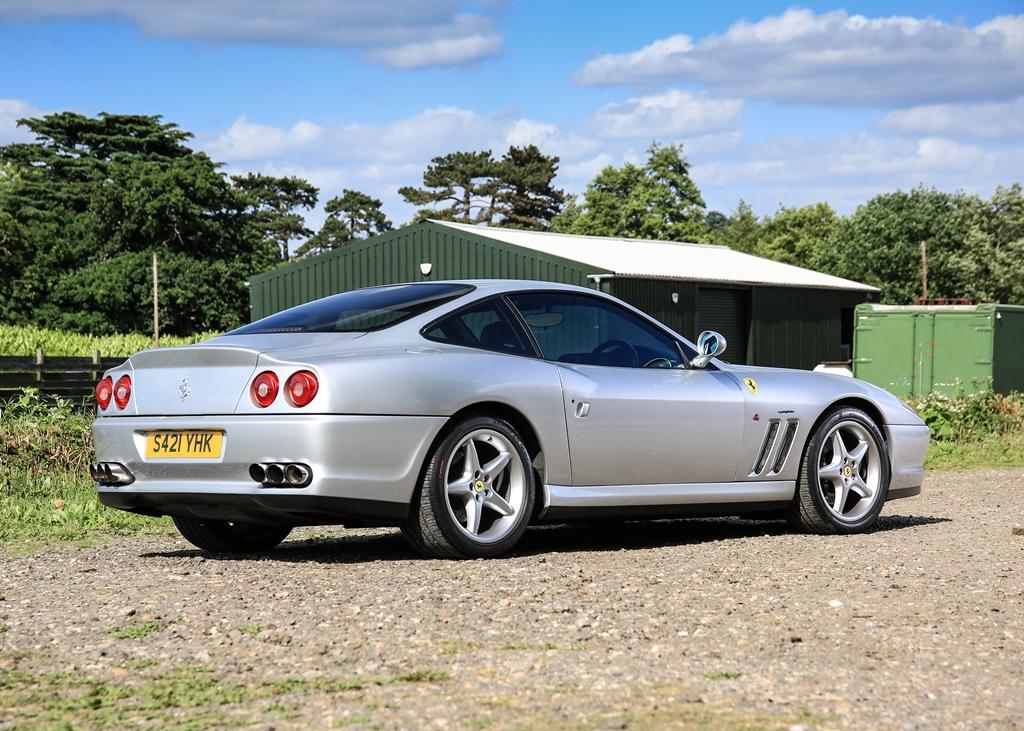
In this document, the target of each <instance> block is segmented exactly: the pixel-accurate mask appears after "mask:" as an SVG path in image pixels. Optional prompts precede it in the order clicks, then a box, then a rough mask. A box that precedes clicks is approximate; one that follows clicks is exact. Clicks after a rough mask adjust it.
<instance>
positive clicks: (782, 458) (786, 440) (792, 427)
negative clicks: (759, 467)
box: [769, 419, 800, 475]
mask: <svg viewBox="0 0 1024 731" xmlns="http://www.w3.org/2000/svg"><path fill="white" fill-rule="evenodd" d="M799 423H800V422H799V421H797V420H796V419H790V420H789V423H788V424H786V433H785V434H783V435H782V446H780V447H779V451H778V454H776V456H775V462H774V463H773V464H772V469H771V472H769V474H772V475H777V474H778V473H779V472H782V468H783V467H785V466H786V460H788V459H789V452H790V450H791V449H792V448H793V437H795V436H796V427H797V425H798V424H799Z"/></svg>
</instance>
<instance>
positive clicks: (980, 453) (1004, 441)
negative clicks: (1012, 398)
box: [924, 432, 1024, 470]
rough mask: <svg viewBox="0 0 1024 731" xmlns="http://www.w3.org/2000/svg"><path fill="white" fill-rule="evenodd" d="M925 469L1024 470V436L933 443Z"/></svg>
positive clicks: (1015, 435) (1008, 435)
mask: <svg viewBox="0 0 1024 731" xmlns="http://www.w3.org/2000/svg"><path fill="white" fill-rule="evenodd" d="M924 466H925V467H926V468H927V469H929V470H969V469H973V468H975V467H1024V433H1021V432H1018V433H1014V434H1000V435H993V436H988V437H985V438H983V439H979V440H976V441H969V442H946V441H933V442H932V443H931V445H930V446H929V447H928V458H927V459H926V460H925V463H924Z"/></svg>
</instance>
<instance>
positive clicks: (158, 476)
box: [92, 414, 446, 525]
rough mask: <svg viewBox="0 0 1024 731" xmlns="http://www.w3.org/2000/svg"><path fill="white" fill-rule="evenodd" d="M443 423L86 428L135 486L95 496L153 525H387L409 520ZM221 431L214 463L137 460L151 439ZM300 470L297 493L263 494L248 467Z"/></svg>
mask: <svg viewBox="0 0 1024 731" xmlns="http://www.w3.org/2000/svg"><path fill="white" fill-rule="evenodd" d="M445 422H446V419H445V418H444V417H433V416H366V415H348V416H343V415H318V414H313V415H308V416H307V415H302V416H298V415H287V416H285V415H263V414H260V415H231V416H173V417H144V416H143V417H112V418H111V417H107V418H99V419H97V420H96V421H95V422H94V423H93V427H92V429H93V439H94V442H95V445H96V457H97V460H98V461H99V462H116V463H119V464H121V465H124V467H125V468H127V470H128V471H129V472H130V473H131V475H132V477H133V478H134V481H133V482H132V483H131V484H129V485H126V486H122V487H118V486H106V485H100V486H98V488H97V489H98V490H99V494H100V500H101V501H102V502H103V503H104V504H105V505H109V506H111V507H115V508H119V509H122V510H131V511H134V512H140V513H146V514H151V515H182V516H194V517H207V518H210V519H221V520H238V521H245V520H250V521H256V520H259V521H267V522H289V523H293V524H295V525H301V524H318V523H321V524H326V523H332V522H341V520H340V518H349V517H358V518H366V519H379V520H384V521H394V520H397V519H400V518H401V517H402V516H404V515H405V513H406V512H407V510H408V504H409V501H410V500H411V497H412V493H413V490H414V489H415V486H416V483H417V480H418V478H419V473H420V468H421V467H422V465H423V463H424V460H425V458H426V454H427V451H428V450H429V448H430V445H431V443H432V442H433V440H434V437H436V436H437V434H438V432H440V430H441V428H442V427H443V426H444V424H445ZM174 429H182V430H196V429H198V430H223V432H224V440H223V448H222V452H221V455H220V456H219V457H218V458H216V459H170V460H155V459H148V458H147V457H146V456H145V441H146V440H145V435H146V433H147V432H149V431H153V430H174ZM291 462H297V463H302V464H304V465H308V466H309V467H310V469H311V470H312V479H311V480H310V482H309V484H308V485H307V486H305V487H265V486H263V485H261V484H260V483H258V482H256V481H255V480H254V479H253V478H252V477H250V475H249V467H250V465H252V464H254V463H257V464H265V463H291Z"/></svg>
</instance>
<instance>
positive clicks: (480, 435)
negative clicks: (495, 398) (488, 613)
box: [402, 416, 536, 558]
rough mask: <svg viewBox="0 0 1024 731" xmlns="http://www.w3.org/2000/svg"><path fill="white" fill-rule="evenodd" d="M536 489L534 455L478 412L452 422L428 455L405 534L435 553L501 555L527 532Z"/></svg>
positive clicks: (500, 424)
mask: <svg viewBox="0 0 1024 731" xmlns="http://www.w3.org/2000/svg"><path fill="white" fill-rule="evenodd" d="M470 446H472V449H473V454H472V455H470V454H469V448H470ZM503 455H507V460H505V461H504V463H503V464H502V463H501V460H504V457H503ZM535 492H536V481H535V479H534V472H533V467H532V466H531V463H530V455H529V452H527V449H526V445H525V444H523V440H522V439H520V437H519V434H518V433H516V430H515V429H514V428H513V427H512V426H511V425H510V424H509V423H508V422H506V421H502V420H500V419H493V418H491V417H487V416H471V417H468V418H466V419H463V420H461V421H459V422H457V423H455V424H454V425H452V427H451V428H450V429H449V431H448V433H447V434H446V436H445V437H444V438H443V439H442V440H441V442H440V443H439V444H438V445H437V446H436V447H435V448H434V450H433V451H432V452H431V453H430V455H429V457H428V458H427V464H426V465H425V467H424V469H423V477H422V479H421V482H420V484H419V486H418V487H417V489H416V492H415V494H414V495H413V501H412V505H411V510H410V514H409V519H408V520H407V521H406V522H405V523H404V524H403V526H402V533H403V535H405V537H406V539H407V540H408V541H409V543H410V544H412V546H413V548H415V549H416V550H418V551H420V552H421V553H424V554H426V555H428V556H435V557H439V558H492V557H494V556H500V555H501V554H503V553H506V552H507V551H509V550H511V548H512V547H513V546H514V545H515V544H516V543H517V542H518V541H519V539H520V538H522V536H523V533H524V532H525V531H526V526H527V524H528V523H529V521H530V515H531V514H532V512H533V504H534V499H535ZM474 528H475V529H474Z"/></svg>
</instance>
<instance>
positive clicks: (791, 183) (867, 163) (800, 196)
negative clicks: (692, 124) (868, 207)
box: [692, 131, 1024, 213]
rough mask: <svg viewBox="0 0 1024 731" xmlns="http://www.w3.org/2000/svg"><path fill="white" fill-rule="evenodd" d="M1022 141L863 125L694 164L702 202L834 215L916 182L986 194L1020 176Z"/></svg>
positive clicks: (1023, 163) (722, 206) (1023, 162)
mask: <svg viewBox="0 0 1024 731" xmlns="http://www.w3.org/2000/svg"><path fill="white" fill-rule="evenodd" d="M1022 168H1024V146H1017V147H1015V148H1010V149H1000V150H992V149H987V148H985V147H983V146H980V145H974V144H963V143H960V142H956V141H953V140H949V139H945V138H941V137H921V138H917V137H892V136H890V137H879V136H876V135H872V134H871V133H869V132H867V131H861V132H857V133H854V134H849V135H843V136H841V137H836V138H833V139H829V140H825V141H821V142H815V141H811V140H807V139H804V138H789V139H782V140H774V141H772V142H770V143H766V144H764V145H757V146H753V147H747V148H743V149H741V150H739V151H738V152H737V153H736V154H733V155H731V156H723V157H721V158H719V159H714V160H707V161H703V162H701V163H698V164H695V165H694V166H693V170H692V174H693V177H694V180H696V181H697V184H698V185H699V186H700V187H701V189H702V190H703V191H704V193H705V196H704V197H705V199H706V200H707V201H708V204H709V206H711V207H714V208H718V209H719V210H730V209H731V208H733V207H735V204H736V200H738V199H739V198H744V199H745V200H746V201H747V202H749V203H751V205H753V206H754V208H755V210H758V211H759V212H761V213H769V212H771V211H773V210H774V209H775V208H776V207H777V206H779V205H780V204H785V205H803V204H805V203H811V202H815V201H822V200H824V201H828V202H829V203H830V204H832V206H833V207H834V208H836V209H837V210H838V211H840V212H841V213H849V212H851V211H852V210H853V209H854V208H855V207H856V206H857V205H859V204H861V203H864V202H865V201H867V200H868V199H869V198H871V197H873V196H875V195H878V194H879V193H884V192H887V191H891V190H894V189H896V188H903V189H909V188H913V187H914V186H917V185H925V186H934V187H937V188H940V189H942V190H966V191H971V192H978V193H981V194H985V195H987V194H990V193H991V191H992V190H993V189H994V188H995V186H997V185H1000V184H1002V185H1006V184H1009V183H1012V182H1014V181H1016V180H1020V170H1021V169H1022Z"/></svg>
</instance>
